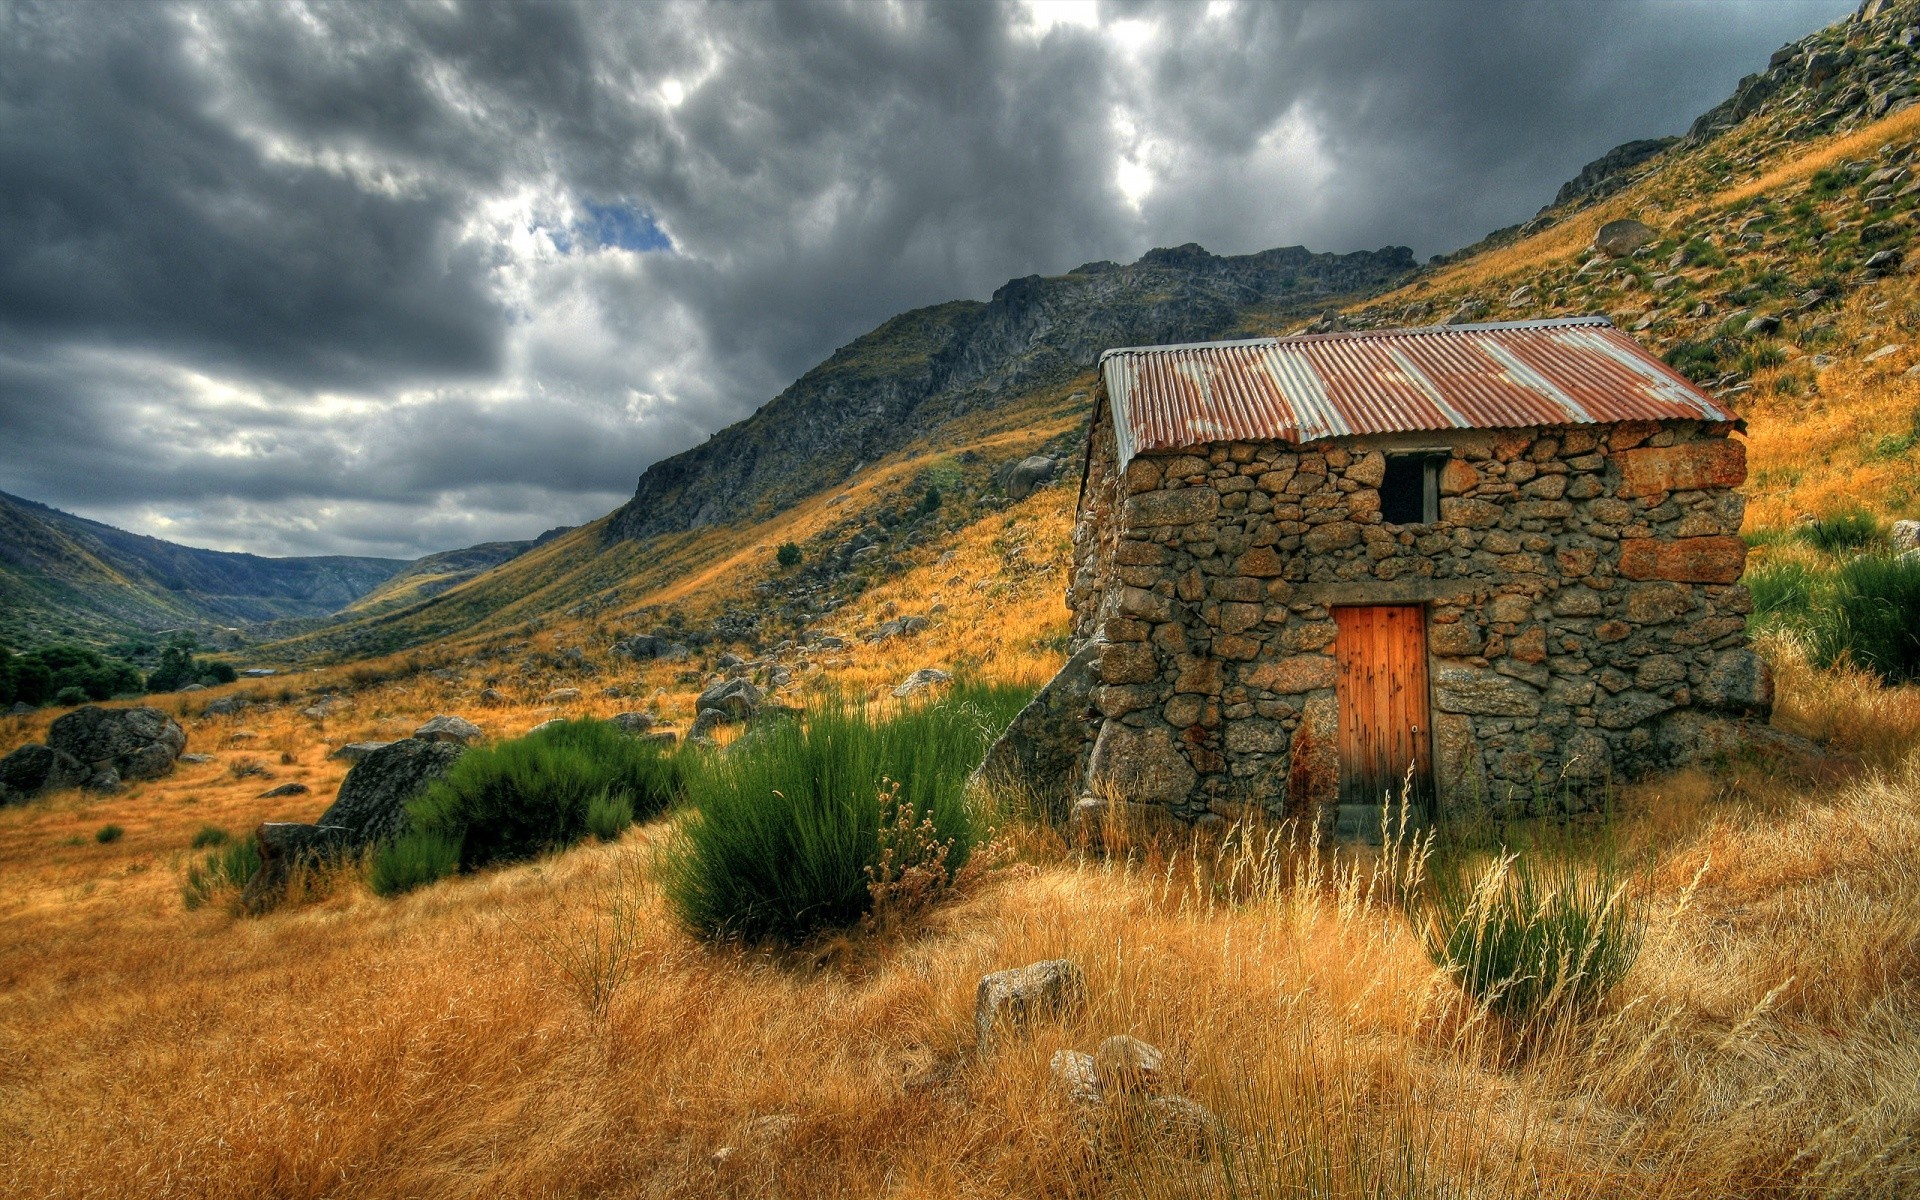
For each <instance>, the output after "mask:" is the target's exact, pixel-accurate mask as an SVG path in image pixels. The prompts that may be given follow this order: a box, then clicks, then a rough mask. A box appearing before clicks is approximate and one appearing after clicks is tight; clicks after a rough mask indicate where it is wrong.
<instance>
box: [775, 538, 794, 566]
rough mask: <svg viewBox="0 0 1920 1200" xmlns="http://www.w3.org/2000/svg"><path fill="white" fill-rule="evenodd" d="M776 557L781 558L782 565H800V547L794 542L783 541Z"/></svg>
mask: <svg viewBox="0 0 1920 1200" xmlns="http://www.w3.org/2000/svg"><path fill="white" fill-rule="evenodd" d="M774 557H775V558H777V559H778V560H779V563H780V565H781V566H782V567H797V566H799V565H800V547H798V546H796V545H794V544H793V543H792V542H781V543H780V549H779V550H778V551H777V552H776V553H775V556H774Z"/></svg>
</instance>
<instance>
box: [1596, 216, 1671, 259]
mask: <svg viewBox="0 0 1920 1200" xmlns="http://www.w3.org/2000/svg"><path fill="white" fill-rule="evenodd" d="M1659 236H1660V235H1659V234H1658V233H1655V232H1654V230H1653V228H1652V227H1651V226H1649V225H1645V224H1642V223H1641V222H1639V221H1635V220H1633V219H1632V218H1626V219H1624V220H1619V221H1608V222H1607V223H1606V224H1605V225H1602V226H1601V227H1600V228H1599V230H1598V231H1597V232H1595V233H1594V235H1593V248H1594V249H1595V250H1598V251H1599V252H1600V253H1602V254H1605V255H1608V256H1609V257H1612V258H1625V257H1627V256H1628V255H1629V254H1632V253H1633V252H1634V251H1635V250H1638V249H1639V248H1640V247H1642V246H1645V245H1647V244H1648V243H1650V242H1653V241H1655V240H1656V239H1658V238H1659Z"/></svg>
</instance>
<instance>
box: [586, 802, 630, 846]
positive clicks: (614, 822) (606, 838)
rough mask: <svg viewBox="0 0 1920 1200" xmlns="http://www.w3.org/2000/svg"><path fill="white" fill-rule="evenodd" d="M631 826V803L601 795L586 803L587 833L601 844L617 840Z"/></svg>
mask: <svg viewBox="0 0 1920 1200" xmlns="http://www.w3.org/2000/svg"><path fill="white" fill-rule="evenodd" d="M632 824H633V801H632V800H631V799H629V798H627V797H626V796H616V795H612V794H610V793H602V794H601V795H598V796H595V797H594V798H593V799H592V800H590V801H588V802H587V832H588V833H590V834H592V835H593V836H594V837H595V838H597V839H599V840H600V841H603V842H611V841H615V840H617V839H618V838H619V837H620V835H621V834H623V833H625V832H626V831H627V827H628V826H630V825H632Z"/></svg>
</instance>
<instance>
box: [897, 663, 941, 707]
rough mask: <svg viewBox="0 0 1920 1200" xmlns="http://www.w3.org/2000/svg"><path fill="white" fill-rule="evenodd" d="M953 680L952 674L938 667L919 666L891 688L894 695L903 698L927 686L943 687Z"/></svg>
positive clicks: (927, 687)
mask: <svg viewBox="0 0 1920 1200" xmlns="http://www.w3.org/2000/svg"><path fill="white" fill-rule="evenodd" d="M952 682H953V676H952V675H949V674H948V673H947V672H945V671H942V670H941V669H940V668H938V667H921V668H920V669H919V670H918V671H915V672H914V673H913V674H911V675H909V676H907V678H906V679H905V680H904V681H903V682H902V683H901V684H900V686H899V687H897V688H894V689H893V694H894V696H896V697H898V698H903V699H904V698H905V697H907V696H912V695H917V694H918V693H920V692H924V691H926V690H927V689H929V688H937V687H945V686H946V685H948V684H950V683H952Z"/></svg>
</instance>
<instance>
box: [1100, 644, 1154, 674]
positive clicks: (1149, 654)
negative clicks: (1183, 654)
mask: <svg viewBox="0 0 1920 1200" xmlns="http://www.w3.org/2000/svg"><path fill="white" fill-rule="evenodd" d="M1159 675H1160V656H1159V655H1158V654H1156V653H1154V650H1153V647H1152V646H1149V645H1147V644H1146V643H1145V642H1109V643H1108V644H1107V645H1105V646H1102V647H1101V648H1100V682H1102V683H1108V684H1113V683H1151V682H1152V681H1153V680H1155V679H1157V678H1158V677H1159Z"/></svg>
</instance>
